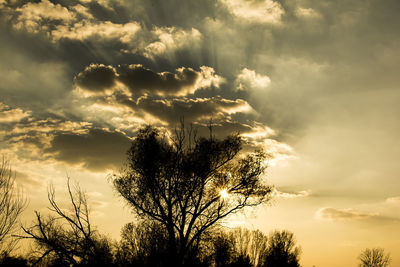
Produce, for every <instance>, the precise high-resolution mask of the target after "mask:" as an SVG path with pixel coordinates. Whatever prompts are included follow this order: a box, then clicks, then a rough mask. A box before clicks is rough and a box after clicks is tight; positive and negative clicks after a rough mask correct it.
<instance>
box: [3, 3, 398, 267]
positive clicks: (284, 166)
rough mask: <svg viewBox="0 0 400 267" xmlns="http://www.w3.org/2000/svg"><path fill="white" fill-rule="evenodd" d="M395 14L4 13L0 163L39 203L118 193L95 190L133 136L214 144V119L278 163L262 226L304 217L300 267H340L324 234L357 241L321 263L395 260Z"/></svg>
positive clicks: (338, 10) (305, 8)
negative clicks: (68, 191)
mask: <svg viewBox="0 0 400 267" xmlns="http://www.w3.org/2000/svg"><path fill="white" fill-rule="evenodd" d="M399 11H400V2H399V1H397V0H386V1H380V0H370V1H364V0H353V1H336V0H334V1H313V0H298V1H286V0H280V1H278V0H276V1H273V0H197V1H177V0H153V1H148V0H126V1H125V0H110V1H105V0H101V1H91V0H61V1H50V0H40V1H26V0H23V1H14V0H0V38H1V42H0V58H1V61H0V93H1V95H0V149H1V152H2V154H5V155H6V156H7V157H8V158H10V160H11V161H12V163H13V165H14V166H15V168H16V171H17V173H18V175H19V177H21V178H20V180H21V183H22V184H25V185H26V186H27V187H29V188H31V187H32V188H42V189H41V190H44V191H45V190H46V188H45V182H44V181H45V180H46V179H49V177H48V176H54V177H58V178H57V179H59V180H62V178H63V176H64V177H65V171H64V170H67V172H68V170H73V172H74V173H76V175H77V176H83V175H86V177H87V178H85V179H86V180H85V179H83V178H82V181H83V182H84V181H86V182H87V183H88V184H90V183H91V180H90V179H97V180H96V181H97V183H99V181H101V183H103V187H106V186H107V187H109V184H107V182H106V181H105V180H106V179H105V178H104V179H103V180H104V181H103V180H102V178H93V177H105V175H106V174H107V173H110V172H111V171H116V170H118V168H119V167H120V166H121V164H122V163H123V161H124V158H125V151H126V150H127V149H128V148H129V143H130V141H131V139H132V138H134V137H135V134H136V132H137V130H138V128H139V127H141V126H143V125H145V124H154V125H156V126H157V127H160V128H164V129H173V128H174V127H175V126H176V125H177V124H178V123H179V121H180V119H181V118H182V117H184V119H185V121H186V122H187V123H189V122H191V123H194V125H195V126H196V127H197V128H198V129H199V131H200V132H204V131H205V130H206V127H207V123H209V122H210V120H212V122H213V123H214V126H215V127H214V132H215V134H216V135H217V136H219V137H223V136H226V135H227V134H230V133H234V132H240V133H241V134H242V135H243V136H244V137H245V138H246V139H247V140H248V142H249V145H250V148H256V147H262V148H264V149H265V150H266V151H267V152H268V153H269V154H270V155H271V160H270V170H269V171H268V174H267V176H266V178H267V179H268V181H269V182H270V183H272V184H274V185H275V186H276V187H277V188H278V189H279V191H278V190H277V192H278V193H277V194H276V196H277V198H278V199H279V200H278V204H277V205H278V206H277V207H276V208H275V209H279V203H281V202H282V201H283V202H284V203H286V204H283V205H282V206H281V210H280V212H275V211H272V213H266V214H265V216H266V217H265V218H268V219H265V220H268V221H274V220H276V222H283V223H282V224H281V225H283V226H282V227H284V226H285V225H287V224H285V223H284V222H285V220H286V219H285V218H286V217H285V216H283V215H281V214H284V213H285V214H287V213H291V212H293V211H294V210H301V211H303V212H302V213H300V214H298V216H297V219H296V220H295V221H296V222H297V223H296V224H294V225H289V226H292V229H289V230H292V231H294V232H295V234H296V235H298V236H299V242H300V243H302V242H303V246H304V247H305V250H304V261H305V263H307V264H309V265H312V264H316V265H322V266H338V264H339V263H338V262H335V263H330V262H328V260H329V257H327V258H326V261H325V259H321V258H318V257H317V256H315V257H314V254H313V253H314V252H313V251H312V248H314V247H313V242H314V241H315V242H317V241H318V240H314V241H308V240H310V238H311V239H312V235H311V234H309V233H308V232H307V228H309V229H310V228H313V227H314V226H315V229H326V231H327V232H332V233H333V235H334V233H335V231H344V232H346V231H347V232H351V233H352V234H353V237H352V238H346V237H343V238H342V239H341V240H336V239H335V238H336V237H332V236H329V235H328V234H327V237H326V239H325V240H324V241H321V242H326V244H327V245H326V247H327V250H326V251H319V253H322V254H324V253H332V254H334V253H333V252H332V251H335V253H343V255H344V256H343V257H344V258H343V262H341V263H340V264H339V265H341V266H347V265H346V264H348V265H349V266H350V265H354V264H355V261H356V255H357V253H358V250H361V248H363V247H366V246H369V245H373V246H383V247H385V246H386V247H387V248H388V249H390V248H395V247H399V246H400V244H399V243H398V241H394V240H393V239H390V238H389V240H388V241H382V239H381V238H379V237H378V236H379V235H380V236H386V235H388V236H393V235H389V230H387V229H388V228H386V230H384V229H382V230H381V232H379V231H378V232H376V228H375V227H376V226H377V225H379V224H385V225H390V226H394V225H398V224H399V219H400V217H399V214H398V210H399V203H398V201H397V202H396V201H395V200H396V199H397V198H399V196H400V190H399V188H400V182H399V179H398V174H399V173H400V172H399V171H400V170H399V168H400V167H399V165H398V158H399V157H400V142H399V140H398V132H399V130H400V129H399V128H400V115H399V114H400V105H399V104H398V103H399V101H400V88H399V85H400V75H398V71H399V69H400V50H399V47H400V35H399V33H398V32H399V28H400V17H399V16H398V12H399ZM54 177H53V178H54ZM61 184H62V182H61ZM43 188H44V189H43ZM90 190H92V189H90ZM93 190H95V189H93ZM96 190H100V191H101V190H102V189H101V188H100V187H99V188H97V189H96ZM94 195H96V194H94ZM96 196H97V195H96ZM32 198H33V199H34V200H33V201H32V202H33V205H34V206H35V205H36V206H39V204H35V203H39V202H40V201H41V200H36V197H35V196H32ZM99 198H100V197H99ZM110 199H111V198H110ZM387 199H391V200H393V201H392V202H390V201H386V202H385V200H387ZM389 202H390V203H389ZM288 203H289V204H288ZM290 203H292V204H290ZM294 203H296V204H294ZM102 207H103V208H104V210H103V212H106V210H105V209H106V208H105V207H106V206H104V205H103V206H102ZM396 210H397V212H396ZM293 214H297V212H294V213H293ZM263 216H264V215H263ZM273 216H275V217H273ZM263 220H264V219H261V220H260V221H259V222H258V224H257V225H258V226H257V227H261V228H263V229H264V230H266V231H269V230H272V229H270V228H269V227H272V225H278V226H279V224H275V223H272V224H262V222H261V221H263ZM265 220H264V221H265ZM366 221H368V222H369V223H367V224H366V223H365V222H366ZM306 222H308V223H306ZM322 225H323V226H322ZM328 225H330V226H329V227H331V228H329V227H328ZM337 225H346V226H345V227H347V228H345V229H339V228H338V226H337ZM360 225H363V226H362V227H366V228H362V229H370V231H375V234H372V235H371V236H372V237H371V239H372V240H373V241H376V242H375V243H374V242H373V241H370V243H368V242H367V241H365V235H366V234H365V232H360V231H359V230H358V229H360V228H357V227H358V226H360ZM289 226H288V227H289ZM356 226H357V227H356ZM318 227H320V228H318ZM324 227H326V228H324ZM368 227H370V228H368ZM321 231H322V230H321ZM324 233H325V232H324ZM397 233H398V232H397ZM357 234H359V236H357ZM398 234H400V233H398ZM354 235H355V236H354ZM315 238H316V239H318V237H315ZM357 238H358V240H359V241H357V242H355V241H354V240H357ZM396 242H397V243H396ZM328 243H329V245H328ZM332 243H335V244H336V245H335V246H333V245H332ZM343 244H350V246H351V248H352V249H353V250H351V249H350V250H348V249H347V248H346V246H344V245H343ZM322 247H324V246H323V245H322ZM307 248H309V250H310V251H307ZM318 249H320V248H318ZM329 249H331V251H330V252H329ZM350 252H352V253H353V254H354V253H355V255H352V254H350ZM394 252H395V251H393V253H394ZM346 253H347V254H346ZM393 260H394V261H393V263H397V264H400V258H398V257H397V256H395V255H393ZM344 262H346V264H345V265H343V264H344ZM329 264H333V265H329Z"/></svg>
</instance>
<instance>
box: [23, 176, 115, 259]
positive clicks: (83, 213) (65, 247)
mask: <svg viewBox="0 0 400 267" xmlns="http://www.w3.org/2000/svg"><path fill="white" fill-rule="evenodd" d="M67 187H68V195H69V199H70V202H71V206H70V208H69V209H62V208H61V207H60V206H59V205H58V204H57V202H56V195H55V189H54V187H53V186H50V188H49V190H48V199H49V202H50V205H51V207H50V208H49V209H50V211H52V213H53V214H55V215H49V216H47V217H43V216H42V215H41V214H40V213H39V212H37V211H36V212H35V214H36V222H35V224H34V225H33V226H31V227H29V228H25V227H23V228H22V229H23V231H24V232H25V234H26V235H24V236H20V238H25V239H31V240H33V241H34V243H35V245H36V247H37V251H36V254H38V255H39V256H38V257H37V260H36V263H38V262H40V261H42V260H45V261H47V262H50V263H47V264H48V265H51V264H52V263H56V264H57V266H62V265H67V266H70V265H73V266H77V265H81V266H82V265H83V266H88V265H94V266H97V265H99V266H102V264H106V265H107V262H111V261H112V257H111V252H110V251H111V245H110V243H109V241H108V240H107V239H106V238H104V237H102V236H101V235H100V234H99V233H98V232H97V231H96V230H95V229H93V227H92V225H91V223H90V217H89V208H88V204H87V199H86V195H85V193H83V192H82V190H81V189H80V188H79V186H78V185H75V188H74V190H73V189H72V188H71V185H70V180H69V178H68V182H67Z"/></svg>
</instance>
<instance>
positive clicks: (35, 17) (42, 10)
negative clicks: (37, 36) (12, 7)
mask: <svg viewBox="0 0 400 267" xmlns="http://www.w3.org/2000/svg"><path fill="white" fill-rule="evenodd" d="M17 12H18V13H20V15H19V16H18V18H17V20H18V22H17V23H16V24H15V25H14V27H15V28H17V29H22V28H24V29H26V30H27V31H29V32H34V33H37V32H38V31H39V30H45V31H46V30H48V29H49V27H48V25H46V24H42V22H43V21H44V20H53V21H54V20H58V21H62V22H63V23H65V22H71V21H73V20H74V19H75V15H74V14H73V13H71V12H70V11H69V10H68V9H67V8H66V7H63V6H61V5H60V4H56V5H55V4H53V3H51V2H50V1H49V0H43V1H41V2H38V3H27V4H25V5H23V6H22V7H21V8H17Z"/></svg>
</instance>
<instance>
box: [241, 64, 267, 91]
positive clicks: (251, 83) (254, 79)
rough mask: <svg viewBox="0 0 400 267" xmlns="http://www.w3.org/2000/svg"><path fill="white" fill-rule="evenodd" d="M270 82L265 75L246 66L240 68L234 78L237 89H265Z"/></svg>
mask: <svg viewBox="0 0 400 267" xmlns="http://www.w3.org/2000/svg"><path fill="white" fill-rule="evenodd" d="M270 83H271V79H270V78H269V77H268V76H267V75H262V74H258V73H256V72H255V71H254V70H250V69H247V68H244V69H242V70H241V71H240V73H239V74H238V76H237V77H236V80H235V84H236V90H238V91H265V90H266V89H267V87H268V86H269V85H270Z"/></svg>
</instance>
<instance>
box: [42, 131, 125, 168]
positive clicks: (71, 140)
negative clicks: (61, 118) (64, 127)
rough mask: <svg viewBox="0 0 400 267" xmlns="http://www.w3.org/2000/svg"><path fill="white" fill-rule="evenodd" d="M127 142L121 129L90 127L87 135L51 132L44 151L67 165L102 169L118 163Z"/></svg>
mask: <svg viewBox="0 0 400 267" xmlns="http://www.w3.org/2000/svg"><path fill="white" fill-rule="evenodd" d="M130 143H131V140H130V138H129V137H127V136H126V135H125V134H123V133H121V132H117V131H109V130H105V129H90V130H89V132H88V133H87V134H73V133H61V134H58V135H55V136H54V138H53V139H52V141H51V143H50V147H49V148H48V149H46V152H47V153H52V154H53V155H54V158H55V159H57V160H59V161H63V162H66V163H68V164H72V165H82V166H83V167H85V168H87V169H89V170H92V171H104V170H107V169H115V168H118V167H119V166H122V164H123V162H124V160H125V153H126V151H127V150H128V149H129V147H130Z"/></svg>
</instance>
